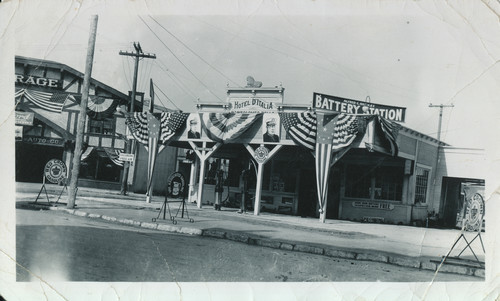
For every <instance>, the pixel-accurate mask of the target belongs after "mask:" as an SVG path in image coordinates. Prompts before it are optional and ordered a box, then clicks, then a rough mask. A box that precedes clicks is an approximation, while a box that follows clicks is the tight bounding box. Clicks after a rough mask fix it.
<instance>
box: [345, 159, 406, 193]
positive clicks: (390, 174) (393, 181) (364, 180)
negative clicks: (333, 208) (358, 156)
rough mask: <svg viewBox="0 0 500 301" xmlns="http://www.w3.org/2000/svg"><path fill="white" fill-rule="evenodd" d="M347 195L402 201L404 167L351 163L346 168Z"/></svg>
mask: <svg viewBox="0 0 500 301" xmlns="http://www.w3.org/2000/svg"><path fill="white" fill-rule="evenodd" d="M345 181H346V183H345V196H346V197H351V198H366V199H372V198H373V199H376V200H388V201H401V200H402V194H403V167H400V166H378V167H370V166H367V165H349V166H347V168H346V176H345Z"/></svg>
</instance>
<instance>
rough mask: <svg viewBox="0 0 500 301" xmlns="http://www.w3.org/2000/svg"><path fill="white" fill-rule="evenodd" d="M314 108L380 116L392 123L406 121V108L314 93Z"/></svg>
mask: <svg viewBox="0 0 500 301" xmlns="http://www.w3.org/2000/svg"><path fill="white" fill-rule="evenodd" d="M313 97H314V99H313V108H316V109H320V110H326V111H332V112H339V113H345V114H354V115H364V114H367V115H380V116H382V117H384V118H386V119H389V120H392V121H399V122H404V121H405V114H406V108H402V107H393V106H385V105H380V104H376V103H371V102H364V101H359V100H353V99H347V98H341V97H337V96H330V95H324V94H319V93H314V96H313Z"/></svg>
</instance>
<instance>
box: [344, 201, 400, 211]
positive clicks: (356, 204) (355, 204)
mask: <svg viewBox="0 0 500 301" xmlns="http://www.w3.org/2000/svg"><path fill="white" fill-rule="evenodd" d="M352 206H353V207H356V208H369V209H381V210H394V205H393V204H388V203H380V202H371V201H354V202H352Z"/></svg>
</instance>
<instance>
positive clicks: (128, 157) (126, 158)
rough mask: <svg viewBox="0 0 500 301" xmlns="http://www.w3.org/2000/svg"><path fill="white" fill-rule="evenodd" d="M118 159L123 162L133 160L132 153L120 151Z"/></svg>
mask: <svg viewBox="0 0 500 301" xmlns="http://www.w3.org/2000/svg"><path fill="white" fill-rule="evenodd" d="M118 160H120V161H124V162H134V154H125V153H121V154H120V155H119V157H118Z"/></svg>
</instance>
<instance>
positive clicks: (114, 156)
mask: <svg viewBox="0 0 500 301" xmlns="http://www.w3.org/2000/svg"><path fill="white" fill-rule="evenodd" d="M103 149H104V151H105V152H106V155H108V157H109V159H110V160H111V161H112V162H113V163H114V164H116V165H118V166H123V161H122V160H120V159H118V158H119V157H120V153H123V150H122V149H117V148H110V147H103Z"/></svg>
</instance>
